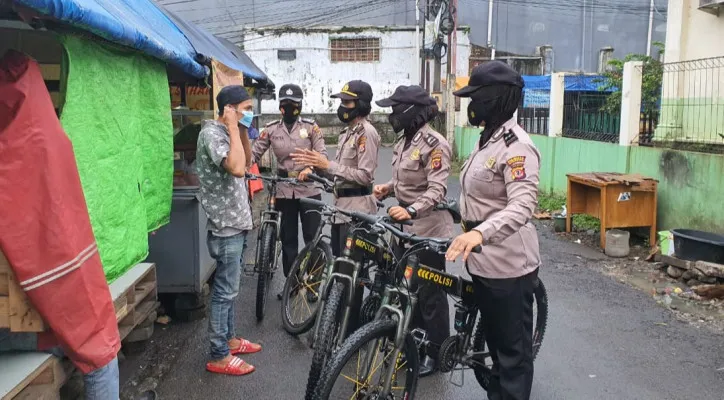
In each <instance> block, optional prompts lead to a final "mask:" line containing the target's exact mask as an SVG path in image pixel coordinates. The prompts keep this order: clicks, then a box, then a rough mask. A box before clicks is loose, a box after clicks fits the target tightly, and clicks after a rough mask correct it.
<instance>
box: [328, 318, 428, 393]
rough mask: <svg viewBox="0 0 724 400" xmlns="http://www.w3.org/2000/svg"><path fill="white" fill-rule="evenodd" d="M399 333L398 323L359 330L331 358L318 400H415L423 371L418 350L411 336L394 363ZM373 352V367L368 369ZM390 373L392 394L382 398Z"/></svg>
mask: <svg viewBox="0 0 724 400" xmlns="http://www.w3.org/2000/svg"><path fill="white" fill-rule="evenodd" d="M396 332H397V322H395V321H393V320H391V319H380V320H375V321H372V322H370V323H369V324H367V325H365V326H363V327H361V328H360V329H358V330H357V331H356V332H355V333H354V334H352V335H351V336H350V337H349V338H348V339H347V340H345V342H344V344H343V345H342V347H341V348H340V349H339V351H338V352H336V353H335V354H334V355H333V356H332V358H330V360H329V362H328V363H327V366H326V367H325V369H324V372H323V374H322V376H321V378H320V380H319V384H318V385H317V391H316V392H315V396H314V399H318V400H322V399H323V400H327V399H334V400H336V399H350V398H352V399H356V398H359V399H362V398H364V399H373V398H382V399H413V398H414V397H415V390H416V389H417V379H418V377H417V374H418V370H419V368H420V366H419V359H418V357H419V356H418V352H417V346H416V345H415V340H414V339H413V338H412V336H411V335H409V334H408V335H407V336H406V337H405V342H404V344H403V348H402V351H401V352H400V353H399V355H398V356H397V359H396V360H392V358H393V350H394V345H395V334H396ZM370 352H372V357H371V358H370V359H371V360H372V365H369V366H365V365H364V364H365V361H366V360H367V359H368V358H367V356H368V355H369V354H370ZM390 369H392V371H390ZM390 372H392V381H391V385H390V389H391V390H390V393H389V395H388V396H387V397H378V396H380V395H381V394H382V393H381V392H382V389H383V385H384V380H385V378H386V377H387V375H388V374H389V373H390ZM340 378H341V379H340Z"/></svg>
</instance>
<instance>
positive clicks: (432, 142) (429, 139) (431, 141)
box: [425, 133, 440, 147]
mask: <svg viewBox="0 0 724 400" xmlns="http://www.w3.org/2000/svg"><path fill="white" fill-rule="evenodd" d="M425 143H427V145H428V146H430V147H435V146H437V144H438V143H440V139H438V138H436V137H435V136H434V135H432V134H431V133H428V134H427V135H426V136H425Z"/></svg>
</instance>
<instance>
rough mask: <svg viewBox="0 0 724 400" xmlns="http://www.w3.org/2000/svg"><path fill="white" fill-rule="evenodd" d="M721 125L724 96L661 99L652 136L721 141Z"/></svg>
mask: <svg viewBox="0 0 724 400" xmlns="http://www.w3.org/2000/svg"><path fill="white" fill-rule="evenodd" d="M714 85H715V87H716V85H717V84H716V83H715V84H714ZM713 90H716V89H713ZM722 127H724V98H718V97H701V98H697V97H686V98H681V99H663V100H662V102H661V116H660V117H659V124H658V126H657V127H656V133H655V134H654V140H657V141H675V140H679V141H691V142H706V143H723V142H724V140H722V137H721V136H720V134H722V133H724V130H722Z"/></svg>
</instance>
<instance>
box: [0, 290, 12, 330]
mask: <svg viewBox="0 0 724 400" xmlns="http://www.w3.org/2000/svg"><path fill="white" fill-rule="evenodd" d="M0 328H10V298H9V297H0Z"/></svg>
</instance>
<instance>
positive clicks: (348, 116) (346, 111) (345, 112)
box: [337, 105, 359, 124]
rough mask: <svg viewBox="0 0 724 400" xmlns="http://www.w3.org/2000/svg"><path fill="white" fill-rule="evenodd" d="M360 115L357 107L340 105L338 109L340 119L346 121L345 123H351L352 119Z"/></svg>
mask: <svg viewBox="0 0 724 400" xmlns="http://www.w3.org/2000/svg"><path fill="white" fill-rule="evenodd" d="M358 115H359V110H358V109H357V108H356V107H355V108H347V107H345V106H342V105H340V106H339V108H338V109H337V118H339V120H340V121H342V122H344V123H345V124H348V123H350V121H353V120H354V119H355V118H357V116H358Z"/></svg>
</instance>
